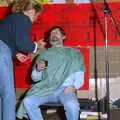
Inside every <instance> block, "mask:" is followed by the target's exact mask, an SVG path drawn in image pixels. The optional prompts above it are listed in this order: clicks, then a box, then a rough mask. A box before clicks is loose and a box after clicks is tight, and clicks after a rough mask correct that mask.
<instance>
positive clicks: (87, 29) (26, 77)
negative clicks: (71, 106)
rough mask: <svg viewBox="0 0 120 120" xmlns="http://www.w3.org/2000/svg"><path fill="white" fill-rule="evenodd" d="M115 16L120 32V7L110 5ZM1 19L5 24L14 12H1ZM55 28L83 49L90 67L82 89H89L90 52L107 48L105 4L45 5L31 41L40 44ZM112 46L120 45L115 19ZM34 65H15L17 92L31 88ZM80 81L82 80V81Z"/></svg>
mask: <svg viewBox="0 0 120 120" xmlns="http://www.w3.org/2000/svg"><path fill="white" fill-rule="evenodd" d="M109 7H110V8H111V10H112V16H113V17H114V19H115V20H116V25H117V27H118V29H119V24H120V20H119V19H120V18H119V15H120V11H119V8H120V3H110V4H109ZM0 13H1V14H0V19H1V20H2V19H3V18H4V17H5V16H6V15H8V14H9V13H10V8H6V7H1V8H0ZM54 25H59V26H61V27H63V28H64V29H65V31H66V36H67V40H66V41H65V45H66V46H70V47H77V48H80V50H81V52H82V53H83V55H84V59H85V64H86V74H85V83H84V85H83V87H82V88H81V89H86V90H88V89H89V66H90V65H89V64H90V61H89V60H90V59H89V57H90V56H89V50H90V49H89V48H90V47H92V46H94V45H97V46H103V45H105V39H104V35H105V30H104V4H103V3H99V4H98V3H97V4H93V3H90V4H49V5H44V9H43V12H42V14H41V15H40V16H39V18H38V19H37V21H36V22H35V23H34V24H33V28H32V32H31V37H32V39H33V41H38V40H40V39H41V38H43V36H44V32H45V31H46V30H48V29H49V28H50V27H52V26H54ZM108 44H109V45H116V46H119V45H120V33H119V31H116V28H115V26H114V24H113V23H112V20H111V17H110V16H109V17H108ZM31 63H32V62H31V61H30V60H28V61H27V62H25V63H22V64H21V63H19V62H18V61H17V62H15V63H14V66H15V84H16V87H17V88H26V87H29V86H30V85H31V84H30V83H31V82H30V81H31V80H30V72H31V71H30V70H31ZM78 79H79V78H78Z"/></svg>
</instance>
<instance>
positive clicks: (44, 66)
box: [36, 61, 46, 71]
mask: <svg viewBox="0 0 120 120" xmlns="http://www.w3.org/2000/svg"><path fill="white" fill-rule="evenodd" d="M45 68H46V63H45V61H41V62H40V63H38V64H37V65H36V69H37V70H38V71H40V70H43V69H45Z"/></svg>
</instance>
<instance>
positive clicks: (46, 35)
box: [44, 26, 65, 42]
mask: <svg viewBox="0 0 120 120" xmlns="http://www.w3.org/2000/svg"><path fill="white" fill-rule="evenodd" d="M55 29H59V30H60V32H61V34H62V35H64V36H65V31H64V29H63V28H62V27H60V26H54V27H52V28H50V29H49V30H48V31H47V32H45V33H44V41H45V42H49V39H50V33H51V31H53V30H55Z"/></svg>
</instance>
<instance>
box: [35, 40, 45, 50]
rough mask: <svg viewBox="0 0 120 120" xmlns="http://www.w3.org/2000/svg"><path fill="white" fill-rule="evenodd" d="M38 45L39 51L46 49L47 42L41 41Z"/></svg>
mask: <svg viewBox="0 0 120 120" xmlns="http://www.w3.org/2000/svg"><path fill="white" fill-rule="evenodd" d="M37 44H38V49H39V48H44V47H45V45H46V42H44V39H40V40H39V41H37Z"/></svg>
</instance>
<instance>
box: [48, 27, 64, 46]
mask: <svg viewBox="0 0 120 120" xmlns="http://www.w3.org/2000/svg"><path fill="white" fill-rule="evenodd" d="M64 39H65V36H64V35H63V34H62V33H61V31H60V30H59V28H56V29H54V30H52V31H51V33H50V44H51V45H52V46H58V45H63V40H64Z"/></svg>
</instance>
